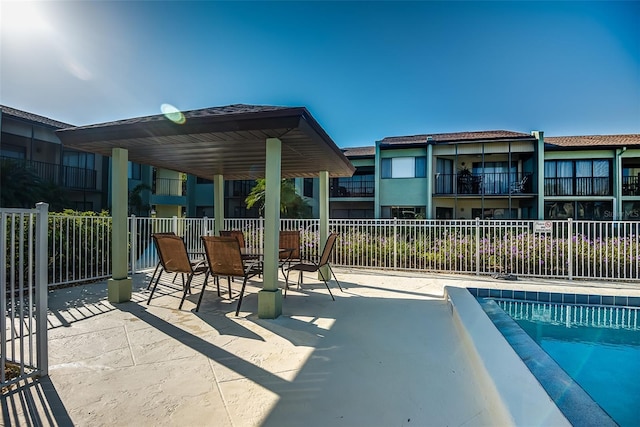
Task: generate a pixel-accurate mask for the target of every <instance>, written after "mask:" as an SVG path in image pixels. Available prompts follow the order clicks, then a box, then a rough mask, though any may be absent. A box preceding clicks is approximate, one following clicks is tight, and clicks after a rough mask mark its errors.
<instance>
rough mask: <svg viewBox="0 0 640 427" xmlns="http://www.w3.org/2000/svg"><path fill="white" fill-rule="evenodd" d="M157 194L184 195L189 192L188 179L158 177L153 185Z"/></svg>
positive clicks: (153, 189) (154, 192) (153, 190)
mask: <svg viewBox="0 0 640 427" xmlns="http://www.w3.org/2000/svg"><path fill="white" fill-rule="evenodd" d="M152 192H153V194H155V195H157V196H184V195H186V194H187V181H183V180H181V179H171V178H156V180H155V181H154V182H153V187H152Z"/></svg>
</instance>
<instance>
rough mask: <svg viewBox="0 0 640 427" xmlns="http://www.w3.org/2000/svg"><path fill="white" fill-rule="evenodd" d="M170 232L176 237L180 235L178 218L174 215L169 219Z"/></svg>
mask: <svg viewBox="0 0 640 427" xmlns="http://www.w3.org/2000/svg"><path fill="white" fill-rule="evenodd" d="M171 231H173V232H174V233H176V235H178V236H179V235H180V234H179V233H178V217H177V216H175V215H174V216H173V217H172V218H171Z"/></svg>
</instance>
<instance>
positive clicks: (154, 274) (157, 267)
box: [147, 263, 160, 290]
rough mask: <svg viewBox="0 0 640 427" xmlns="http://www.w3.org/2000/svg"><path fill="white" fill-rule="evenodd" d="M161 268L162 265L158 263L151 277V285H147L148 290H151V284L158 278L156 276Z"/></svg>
mask: <svg viewBox="0 0 640 427" xmlns="http://www.w3.org/2000/svg"><path fill="white" fill-rule="evenodd" d="M159 268H160V263H157V264H156V269H155V270H153V274H152V275H151V279H150V280H149V284H148V285H147V290H149V288H150V287H151V284H152V283H153V279H155V278H156V274H157V273H158V269H159Z"/></svg>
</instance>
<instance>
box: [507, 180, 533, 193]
mask: <svg viewBox="0 0 640 427" xmlns="http://www.w3.org/2000/svg"><path fill="white" fill-rule="evenodd" d="M528 181H529V175H525V176H523V177H522V179H521V180H520V181H516V182H512V183H511V188H510V192H511V193H512V194H513V193H524V192H525V188H526V187H525V186H526V185H527V182H528Z"/></svg>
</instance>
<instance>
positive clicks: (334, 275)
mask: <svg viewBox="0 0 640 427" xmlns="http://www.w3.org/2000/svg"><path fill="white" fill-rule="evenodd" d="M327 265H328V266H329V271H331V274H332V275H333V278H334V279H335V281H336V283H337V284H338V287H339V288H340V291H342V292H344V291H343V290H342V286H340V282H338V277H336V273H334V272H333V268H331V264H327ZM329 279H331V277H329Z"/></svg>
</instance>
